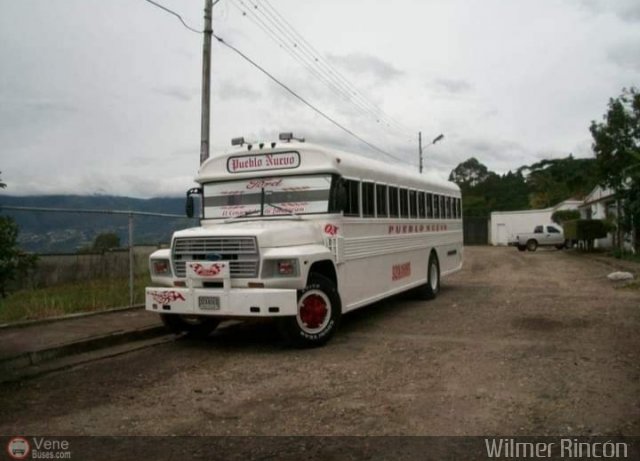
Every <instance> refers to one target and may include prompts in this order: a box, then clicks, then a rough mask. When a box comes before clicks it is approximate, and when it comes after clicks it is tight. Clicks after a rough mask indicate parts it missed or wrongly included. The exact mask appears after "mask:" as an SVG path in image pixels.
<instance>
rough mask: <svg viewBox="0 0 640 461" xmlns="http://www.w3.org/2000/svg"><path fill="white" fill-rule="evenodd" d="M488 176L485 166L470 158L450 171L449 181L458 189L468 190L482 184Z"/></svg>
mask: <svg viewBox="0 0 640 461" xmlns="http://www.w3.org/2000/svg"><path fill="white" fill-rule="evenodd" d="M490 174H491V173H490V172H489V169H488V168H487V167H486V166H485V165H483V164H482V163H480V162H479V161H478V159H477V158H475V157H471V158H470V159H468V160H465V161H464V162H462V163H461V164H459V165H458V166H457V167H455V168H454V169H453V170H452V171H451V174H450V175H449V181H453V182H455V183H456V184H457V185H458V186H460V189H469V188H471V187H474V186H477V185H478V184H480V183H482V182H484V181H485V180H486V179H487V178H488V177H489V175H490ZM494 174H495V173H494Z"/></svg>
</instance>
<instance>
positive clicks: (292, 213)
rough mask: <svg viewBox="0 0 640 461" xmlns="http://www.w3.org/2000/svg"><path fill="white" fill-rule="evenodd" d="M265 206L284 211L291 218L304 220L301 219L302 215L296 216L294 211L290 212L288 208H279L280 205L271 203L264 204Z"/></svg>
mask: <svg viewBox="0 0 640 461" xmlns="http://www.w3.org/2000/svg"><path fill="white" fill-rule="evenodd" d="M264 204H265V205H269V206H270V207H272V208H275V209H276V210H281V211H284V212H285V213H287V214H288V215H289V216H294V217H296V218H298V219H302V218H301V217H300V215H297V214H295V212H293V211H291V210H289V209H288V208H285V207H282V206H279V205H275V204H273V203H271V202H264Z"/></svg>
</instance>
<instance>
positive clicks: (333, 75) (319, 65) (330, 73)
mask: <svg viewBox="0 0 640 461" xmlns="http://www.w3.org/2000/svg"><path fill="white" fill-rule="evenodd" d="M234 1H239V2H240V3H241V4H242V5H243V6H244V8H245V9H246V11H244V10H242V9H241V8H240V7H238V5H237V4H235V5H234V6H236V8H238V9H239V10H240V11H241V12H242V14H243V15H244V16H247V17H248V18H249V19H251V20H252V21H253V22H254V23H255V24H257V25H259V26H260V28H261V29H263V31H264V32H265V33H266V34H267V35H269V36H270V37H271V39H272V40H274V41H275V40H277V42H278V44H279V46H280V48H283V49H284V50H285V51H286V52H287V53H289V54H290V55H291V56H292V57H294V59H296V60H297V61H298V62H301V63H302V61H303V60H304V63H303V65H304V66H305V67H306V68H307V70H309V71H310V72H311V73H312V74H314V76H316V77H317V78H319V79H320V80H322V81H323V83H325V85H326V86H327V87H329V88H330V89H331V90H332V91H334V92H338V93H339V94H340V96H341V98H342V99H344V100H345V101H347V102H349V103H351V104H353V105H354V106H355V107H356V108H357V109H358V110H359V111H360V112H361V113H362V114H363V115H365V116H367V117H373V119H374V120H375V121H376V122H377V123H379V124H381V126H385V128H389V129H393V130H394V131H397V133H398V134H402V137H404V136H405V135H406V134H407V132H408V131H409V130H407V129H406V128H405V127H402V125H400V124H399V123H397V122H395V121H394V120H393V119H392V118H391V117H389V116H388V115H387V114H385V113H384V111H382V110H381V109H380V108H378V107H377V106H376V105H375V104H373V103H372V102H371V101H369V100H368V99H367V98H366V97H364V96H363V95H362V94H361V93H360V92H359V91H358V90H357V88H355V86H354V85H353V84H352V83H351V82H349V80H347V79H346V78H345V77H344V76H343V75H342V74H340V73H339V72H338V71H337V70H336V69H335V67H333V66H332V65H331V64H329V63H328V62H326V60H325V59H324V58H322V57H321V55H320V53H319V52H318V51H317V50H316V49H315V48H313V46H312V45H310V44H309V43H308V42H307V41H306V40H305V39H304V37H302V36H301V35H300V34H299V33H298V32H296V30H295V29H293V27H292V26H291V25H290V24H289V23H288V22H287V21H286V19H284V18H283V17H282V15H280V13H278V11H277V10H275V8H274V7H273V6H271V5H269V7H270V8H271V10H272V11H271V10H269V9H268V8H266V6H267V3H268V2H264V1H263V2H261V4H260V5H258V3H257V0H247V2H249V3H250V4H251V6H252V8H250V7H248V6H247V5H246V4H245V1H244V0H234ZM254 17H255V19H257V20H259V21H260V24H258V23H257V21H256V20H255V19H254ZM267 23H268V24H267ZM282 24H286V25H287V26H286V27H285V26H283V25H282ZM311 67H313V70H312V69H311ZM318 74H319V75H318ZM336 90H337V91H336Z"/></svg>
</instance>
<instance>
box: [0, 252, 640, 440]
mask: <svg viewBox="0 0 640 461" xmlns="http://www.w3.org/2000/svg"><path fill="white" fill-rule="evenodd" d="M465 259H466V261H465V267H464V270H463V271H462V272H461V273H458V274H456V275H454V276H451V277H449V278H447V279H445V280H443V283H444V286H443V290H442V292H441V294H440V296H439V297H438V299H437V300H435V301H431V302H423V301H415V300H413V299H412V298H411V297H410V296H403V297H399V298H398V297H397V298H394V299H391V300H388V301H385V302H382V303H378V304H376V305H373V306H371V307H369V308H366V309H363V310H360V311H359V312H357V313H355V314H353V315H349V316H346V318H344V319H343V324H342V327H341V330H340V332H339V333H338V335H337V336H336V337H335V338H334V339H333V341H332V342H331V343H330V344H329V345H327V346H326V347H324V348H320V349H315V350H305V351H298V350H289V349H286V348H284V347H283V346H282V345H281V344H280V342H279V340H278V337H277V335H276V333H275V331H274V329H273V328H271V327H270V326H269V325H255V324H254V325H238V326H233V327H230V328H228V329H226V330H224V331H223V332H221V333H216V334H215V335H214V336H212V337H211V338H210V339H208V340H207V341H200V342H195V341H177V342H174V343H169V344H164V345H162V346H158V347H154V348H151V349H146V350H143V351H139V352H135V353H131V354H127V355H123V356H120V357H116V358H111V359H107V360H101V361H98V362H94V363H91V364H88V365H85V366H83V367H81V368H76V369H73V370H68V371H65V372H60V373H58V374H55V375H49V376H44V377H41V378H38V379H34V380H30V381H25V382H23V383H21V384H11V385H5V386H2V388H0V433H3V434H11V433H15V432H16V431H18V432H20V433H31V434H36V433H37V434H67V435H71V434H95V435H98V434H107V435H115V434H122V435H134V434H135V435H142V434H149V435H169V434H177V435H196V434H216V435H224V434H237V435H244V434H246V435H261V434H271V435H280V434H288V435H296V434H314V435H331V434H342V435H382V434H420V435H441V434H446V435H486V434H513V435H516V434H527V435H544V434H554V435H565V434H571V435H574V434H575V435H577V434H583V435H588V434H606V435H614V434H627V435H630V434H640V360H638V352H639V351H640V334H639V333H640V291H638V290H637V289H636V290H631V289H619V288H614V287H613V285H612V284H611V282H609V281H608V280H607V279H606V278H605V276H606V274H607V273H609V272H611V270H612V269H611V268H610V267H607V266H605V265H603V264H601V263H596V262H593V261H590V260H588V259H585V258H580V257H577V256H572V255H570V254H566V253H564V252H560V251H555V250H551V251H545V250H541V251H538V252H536V253H520V252H518V251H516V250H515V249H511V248H488V247H486V248H485V247H472V248H466V249H465Z"/></svg>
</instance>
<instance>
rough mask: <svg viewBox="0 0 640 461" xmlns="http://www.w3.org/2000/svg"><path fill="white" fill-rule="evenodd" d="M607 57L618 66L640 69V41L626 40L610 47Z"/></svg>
mask: <svg viewBox="0 0 640 461" xmlns="http://www.w3.org/2000/svg"><path fill="white" fill-rule="evenodd" d="M607 58H608V59H609V61H611V62H613V63H614V64H616V65H618V66H620V67H623V68H626V69H631V70H634V71H640V42H626V43H623V44H621V45H619V46H617V47H615V48H611V49H610V50H609V51H608V53H607Z"/></svg>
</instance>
